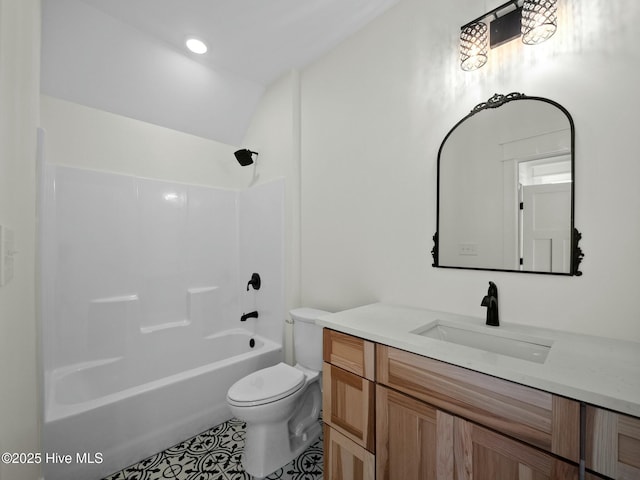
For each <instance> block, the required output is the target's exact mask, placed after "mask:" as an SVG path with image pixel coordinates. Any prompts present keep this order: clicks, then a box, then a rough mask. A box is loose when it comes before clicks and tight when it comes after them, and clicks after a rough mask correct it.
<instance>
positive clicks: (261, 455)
mask: <svg viewBox="0 0 640 480" xmlns="http://www.w3.org/2000/svg"><path fill="white" fill-rule="evenodd" d="M274 426H275V425H274ZM280 427H282V426H280ZM249 432H250V427H249V425H247V438H246V443H245V448H244V452H243V454H242V460H241V461H242V466H243V467H244V470H245V471H246V472H247V473H248V474H249V475H251V476H252V477H254V478H264V477H266V476H267V475H269V474H271V473H273V472H275V471H276V470H278V469H279V468H282V467H284V466H285V465H286V464H287V463H289V462H290V461H291V460H293V459H294V458H296V457H297V456H298V455H300V454H301V453H302V452H303V451H304V450H306V448H307V447H309V446H310V445H311V444H312V443H313V442H315V441H316V440H317V439H318V438H319V437H320V433H321V432H322V426H321V424H320V421H319V420H317V421H316V422H315V423H314V424H313V425H311V426H310V427H309V429H308V430H307V431H306V432H305V433H304V434H303V435H302V436H300V437H295V436H293V435H292V436H290V435H289V432H288V429H287V428H286V425H285V428H284V429H283V428H277V429H276V428H269V427H268V426H266V425H264V424H262V425H260V426H254V428H253V429H251V435H249ZM291 437H293V438H291ZM303 437H304V438H303ZM254 443H255V444H257V447H255V448H254V447H253V445H254ZM290 444H294V445H295V446H294V448H290V447H289V445H290Z"/></svg>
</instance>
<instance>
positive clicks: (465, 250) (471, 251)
mask: <svg viewBox="0 0 640 480" xmlns="http://www.w3.org/2000/svg"><path fill="white" fill-rule="evenodd" d="M458 255H471V256H477V255H478V244H477V243H459V244H458Z"/></svg>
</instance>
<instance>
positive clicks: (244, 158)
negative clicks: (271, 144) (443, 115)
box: [234, 148, 258, 167]
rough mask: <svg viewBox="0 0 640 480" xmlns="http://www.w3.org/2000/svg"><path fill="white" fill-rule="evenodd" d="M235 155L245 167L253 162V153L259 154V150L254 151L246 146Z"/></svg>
mask: <svg viewBox="0 0 640 480" xmlns="http://www.w3.org/2000/svg"><path fill="white" fill-rule="evenodd" d="M234 155H235V156H236V160H238V163H239V164H240V165H242V166H243V167H246V166H247V165H251V164H252V163H253V155H258V152H252V151H251V150H247V149H246V148H244V149H242V150H238V151H237V152H235V153H234Z"/></svg>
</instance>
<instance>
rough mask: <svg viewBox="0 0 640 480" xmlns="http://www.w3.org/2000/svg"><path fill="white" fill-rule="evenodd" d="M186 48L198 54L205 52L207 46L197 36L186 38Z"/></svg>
mask: <svg viewBox="0 0 640 480" xmlns="http://www.w3.org/2000/svg"><path fill="white" fill-rule="evenodd" d="M187 48H188V49H189V50H191V51H192V52H193V53H197V54H199V55H202V54H203V53H207V46H206V45H205V43H204V42H203V41H202V40H198V39H197V38H189V39H188V40H187Z"/></svg>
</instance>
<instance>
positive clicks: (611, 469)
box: [585, 405, 640, 480]
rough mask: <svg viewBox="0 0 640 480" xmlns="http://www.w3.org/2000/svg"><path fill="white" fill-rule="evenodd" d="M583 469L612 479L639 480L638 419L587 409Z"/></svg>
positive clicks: (593, 408)
mask: <svg viewBox="0 0 640 480" xmlns="http://www.w3.org/2000/svg"><path fill="white" fill-rule="evenodd" d="M586 417H587V418H586V438H585V446H586V452H585V453H586V455H585V457H586V466H587V468H588V469H589V470H592V471H594V472H597V473H600V474H602V475H606V476H608V477H611V478H616V479H621V480H630V479H640V418H636V417H630V416H628V415H623V414H621V413H616V412H612V411H610V410H605V409H603V408H599V407H595V406H591V405H588V406H587V415H586Z"/></svg>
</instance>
